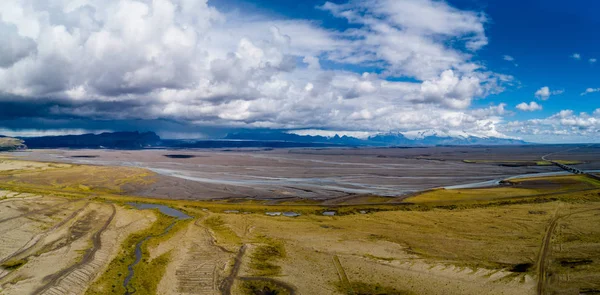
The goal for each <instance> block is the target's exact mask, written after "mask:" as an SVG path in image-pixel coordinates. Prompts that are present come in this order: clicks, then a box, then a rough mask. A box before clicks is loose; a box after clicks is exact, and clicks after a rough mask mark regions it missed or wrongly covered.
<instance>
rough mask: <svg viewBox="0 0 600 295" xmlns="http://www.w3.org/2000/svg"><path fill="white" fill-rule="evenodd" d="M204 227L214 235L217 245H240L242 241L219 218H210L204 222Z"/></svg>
mask: <svg viewBox="0 0 600 295" xmlns="http://www.w3.org/2000/svg"><path fill="white" fill-rule="evenodd" d="M204 225H206V227H208V228H210V229H211V230H212V231H213V232H214V233H215V235H216V240H217V243H221V244H233V245H241V244H242V239H240V237H239V236H238V235H236V234H235V232H234V231H233V230H231V228H229V227H228V226H227V225H226V224H225V221H224V220H223V218H222V217H221V216H210V217H208V218H206V219H205V220H204Z"/></svg>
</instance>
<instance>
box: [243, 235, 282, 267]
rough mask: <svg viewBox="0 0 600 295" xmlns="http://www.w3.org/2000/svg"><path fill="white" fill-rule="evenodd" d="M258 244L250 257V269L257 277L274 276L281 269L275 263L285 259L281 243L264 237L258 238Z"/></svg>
mask: <svg viewBox="0 0 600 295" xmlns="http://www.w3.org/2000/svg"><path fill="white" fill-rule="evenodd" d="M258 242H259V243H261V244H259V245H258V246H257V247H256V249H255V250H254V251H253V252H252V255H250V268H252V270H253V271H254V274H255V275H257V276H275V275H278V274H279V272H280V271H281V267H280V266H279V265H276V264H275V261H277V260H278V259H281V258H284V257H285V247H284V245H283V243H282V242H280V241H277V240H274V239H270V238H268V237H265V236H260V237H258Z"/></svg>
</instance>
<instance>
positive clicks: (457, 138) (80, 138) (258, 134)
mask: <svg viewBox="0 0 600 295" xmlns="http://www.w3.org/2000/svg"><path fill="white" fill-rule="evenodd" d="M2 142H4V146H2V145H1V144H2ZM524 144H527V142H524V141H522V140H518V139H510V138H497V137H477V136H474V135H471V134H467V133H455V134H449V133H444V132H436V131H430V130H426V131H423V132H411V133H400V132H396V133H381V134H376V135H372V136H370V137H368V138H356V137H352V136H346V135H342V136H340V135H337V134H336V135H334V136H320V135H299V134H294V133H290V132H289V131H285V130H245V131H240V132H234V133H230V134H228V135H227V136H225V138H223V139H214V140H162V139H161V138H160V137H159V136H158V135H156V134H155V133H154V132H138V131H133V132H105V133H101V134H91V133H90V134H82V135H61V136H40V137H19V138H9V137H3V136H1V135H0V150H15V149H24V148H31V149H43V148H47V149H51V148H72V149H84V148H85V149H145V148H181V149H190V148H299V147H305V148H310V147H315V148H318V147H419V146H441V145H450V146H452V145H524Z"/></svg>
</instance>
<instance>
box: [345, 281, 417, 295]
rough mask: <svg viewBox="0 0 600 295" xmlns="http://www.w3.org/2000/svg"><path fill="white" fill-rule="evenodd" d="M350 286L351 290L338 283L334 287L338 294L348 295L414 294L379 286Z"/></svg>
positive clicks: (352, 284)
mask: <svg viewBox="0 0 600 295" xmlns="http://www.w3.org/2000/svg"><path fill="white" fill-rule="evenodd" d="M350 285H351V286H352V290H348V289H347V288H346V286H344V285H343V284H341V283H340V282H338V283H336V285H335V286H336V288H337V290H338V291H339V292H340V293H342V294H348V295H415V293H413V292H410V291H406V290H398V289H395V288H392V287H387V286H382V285H380V284H371V283H363V282H351V283H350Z"/></svg>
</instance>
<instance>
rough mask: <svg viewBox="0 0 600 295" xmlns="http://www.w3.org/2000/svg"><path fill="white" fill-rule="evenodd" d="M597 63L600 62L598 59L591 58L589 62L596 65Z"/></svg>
mask: <svg viewBox="0 0 600 295" xmlns="http://www.w3.org/2000/svg"><path fill="white" fill-rule="evenodd" d="M597 61H598V60H597V59H595V58H590V59H589V62H590V63H591V64H594V63H596V62H597Z"/></svg>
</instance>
